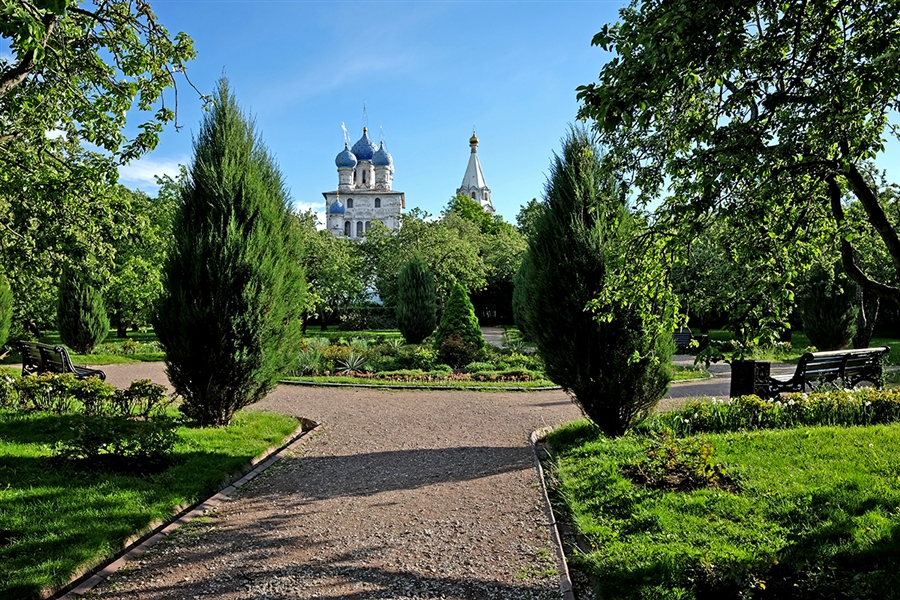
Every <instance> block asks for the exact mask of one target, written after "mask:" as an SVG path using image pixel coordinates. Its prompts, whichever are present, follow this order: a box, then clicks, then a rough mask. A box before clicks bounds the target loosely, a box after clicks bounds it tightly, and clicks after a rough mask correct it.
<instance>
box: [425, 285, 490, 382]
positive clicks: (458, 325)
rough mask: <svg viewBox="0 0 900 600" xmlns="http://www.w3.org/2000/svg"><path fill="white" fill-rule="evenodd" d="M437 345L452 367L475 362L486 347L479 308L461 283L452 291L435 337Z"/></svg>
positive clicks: (440, 356)
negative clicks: (478, 354)
mask: <svg viewBox="0 0 900 600" xmlns="http://www.w3.org/2000/svg"><path fill="white" fill-rule="evenodd" d="M434 343H435V346H436V347H437V350H438V360H440V361H441V362H444V363H446V364H449V365H450V366H452V367H461V366H463V365H465V364H468V363H469V362H471V361H473V360H475V358H476V355H477V353H478V351H479V350H481V349H482V348H484V338H483V337H482V336H481V327H480V326H479V325H478V317H476V316H475V307H474V306H472V301H471V300H469V295H468V294H467V293H466V289H465V288H464V287H463V286H461V285H460V284H458V283H457V284H456V285H454V286H453V289H452V290H450V298H449V300H447V304H446V305H445V306H444V312H443V314H442V315H441V324H440V325H438V328H437V332H436V333H435V334H434Z"/></svg>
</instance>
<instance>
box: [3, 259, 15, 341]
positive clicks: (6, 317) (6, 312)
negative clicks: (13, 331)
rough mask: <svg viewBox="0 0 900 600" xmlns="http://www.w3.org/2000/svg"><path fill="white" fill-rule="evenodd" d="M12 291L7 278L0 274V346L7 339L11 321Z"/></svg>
mask: <svg viewBox="0 0 900 600" xmlns="http://www.w3.org/2000/svg"><path fill="white" fill-rule="evenodd" d="M12 309H13V293H12V288H10V287H9V280H8V279H7V278H6V276H5V275H2V274H0V346H2V345H3V344H5V343H6V340H7V339H9V326H10V324H11V323H12Z"/></svg>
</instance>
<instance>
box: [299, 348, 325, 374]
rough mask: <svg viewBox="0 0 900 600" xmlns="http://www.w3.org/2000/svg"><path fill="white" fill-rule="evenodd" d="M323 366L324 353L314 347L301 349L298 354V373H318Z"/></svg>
mask: <svg viewBox="0 0 900 600" xmlns="http://www.w3.org/2000/svg"><path fill="white" fill-rule="evenodd" d="M321 368H322V353H321V352H320V351H319V350H316V349H314V348H312V347H310V348H307V349H305V350H301V351H300V353H299V354H298V355H297V367H296V368H295V369H294V374H296V375H318V374H319V370H320V369H321Z"/></svg>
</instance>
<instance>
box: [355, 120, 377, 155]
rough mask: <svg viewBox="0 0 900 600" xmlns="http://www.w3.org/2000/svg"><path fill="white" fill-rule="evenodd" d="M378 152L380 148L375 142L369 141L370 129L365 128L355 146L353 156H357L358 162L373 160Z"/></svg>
mask: <svg viewBox="0 0 900 600" xmlns="http://www.w3.org/2000/svg"><path fill="white" fill-rule="evenodd" d="M376 150H378V147H377V146H376V145H375V142H373V141H372V140H370V139H369V132H368V129H367V128H366V127H363V134H362V137H361V138H359V141H358V142H356V143H355V144H353V154H354V155H355V156H356V160H360V161H363V160H372V156H374V154H375V151H376Z"/></svg>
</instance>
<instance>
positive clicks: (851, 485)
mask: <svg viewBox="0 0 900 600" xmlns="http://www.w3.org/2000/svg"><path fill="white" fill-rule="evenodd" d="M548 441H549V444H550V449H551V454H552V457H553V459H552V461H551V464H550V465H549V467H550V468H549V471H550V474H551V480H552V481H553V482H555V483H554V496H555V500H554V501H555V504H556V508H557V510H559V511H560V512H561V513H563V514H566V515H568V519H569V520H570V521H571V522H572V523H573V524H574V527H575V528H576V530H578V531H579V532H580V535H581V537H582V540H583V542H584V546H585V551H583V552H576V553H574V555H572V556H571V564H572V565H574V566H575V567H576V568H578V569H581V570H583V571H586V572H588V573H590V574H591V576H592V577H593V578H594V581H595V582H596V586H597V588H598V592H599V593H600V594H601V596H602V597H608V598H628V599H649V598H698V599H699V598H792V599H793V598H798V599H804V598H810V599H812V598H887V597H897V593H898V592H897V590H900V571H898V569H897V568H896V566H897V564H898V561H900V425H896V424H893V425H879V426H871V427H802V428H796V429H783V430H759V431H752V432H740V433H725V434H709V435H705V436H701V437H695V438H674V437H669V438H666V437H659V438H653V437H643V436H640V435H630V436H625V437H622V438H618V439H609V438H605V437H603V436H602V435H600V434H599V433H598V430H596V429H595V428H594V427H593V426H592V425H590V424H589V423H588V422H587V421H581V422H577V423H574V424H571V425H569V426H567V427H565V428H562V429H559V430H557V431H556V432H554V433H552V434H551V435H550V436H549V438H548ZM710 451H711V454H710ZM653 457H655V458H653ZM654 463H655V464H654ZM698 465H699V466H700V467H702V468H701V471H702V472H703V473H704V474H705V475H704V477H705V478H706V479H705V480H704V481H701V483H700V484H699V485H694V486H691V485H685V480H684V479H683V478H681V476H680V475H679V473H682V472H684V470H683V468H684V467H685V466H690V467H692V468H695V467H697V466H698ZM654 469H656V470H657V471H659V470H660V469H661V470H662V471H663V474H664V476H663V477H656V478H652V477H644V474H645V473H648V474H652V473H654V472H655V471H654ZM704 469H705V470H704Z"/></svg>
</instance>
